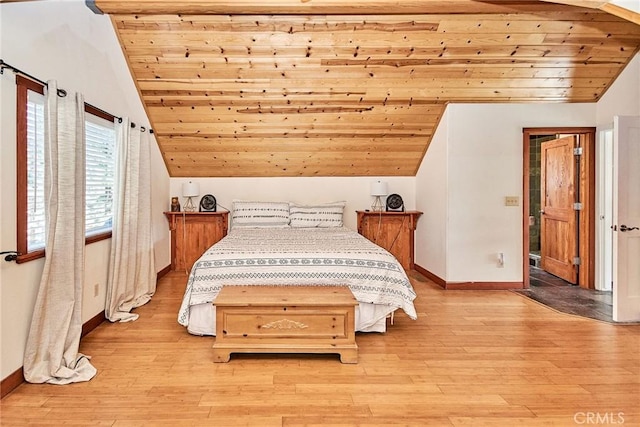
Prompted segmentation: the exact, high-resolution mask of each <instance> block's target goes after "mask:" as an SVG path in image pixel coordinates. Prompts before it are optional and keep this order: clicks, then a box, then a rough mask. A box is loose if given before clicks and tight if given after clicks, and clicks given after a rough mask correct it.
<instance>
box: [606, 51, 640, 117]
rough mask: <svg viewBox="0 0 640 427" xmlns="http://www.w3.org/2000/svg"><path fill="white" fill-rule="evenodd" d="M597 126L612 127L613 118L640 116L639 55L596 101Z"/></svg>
mask: <svg viewBox="0 0 640 427" xmlns="http://www.w3.org/2000/svg"><path fill="white" fill-rule="evenodd" d="M596 112H597V114H596V117H597V125H598V126H602V127H612V126H613V116H638V115H640V53H637V54H636V56H635V57H634V58H633V59H632V60H631V62H630V63H629V64H628V65H627V66H626V67H625V69H624V70H623V71H622V73H620V75H619V76H618V78H617V79H616V81H615V82H614V83H613V84H612V85H611V87H610V88H609V89H608V90H607V91H606V92H605V94H604V95H603V96H602V98H600V101H598V105H597V108H596Z"/></svg>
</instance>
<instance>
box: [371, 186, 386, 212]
mask: <svg viewBox="0 0 640 427" xmlns="http://www.w3.org/2000/svg"><path fill="white" fill-rule="evenodd" d="M387 194H388V191H387V183H386V182H385V181H374V182H372V183H371V195H372V196H374V197H375V200H374V201H373V205H371V210H372V211H373V212H382V199H381V197H383V196H386V195H387Z"/></svg>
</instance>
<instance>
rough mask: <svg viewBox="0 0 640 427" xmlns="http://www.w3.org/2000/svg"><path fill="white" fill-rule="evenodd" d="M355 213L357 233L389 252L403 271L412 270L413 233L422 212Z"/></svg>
mask: <svg viewBox="0 0 640 427" xmlns="http://www.w3.org/2000/svg"><path fill="white" fill-rule="evenodd" d="M356 212H357V214H358V233H360V234H362V235H363V236H364V237H366V238H367V239H369V240H371V241H372V242H373V243H375V244H376V245H378V246H381V247H383V248H385V249H386V250H388V251H389V252H391V254H393V256H395V257H396V258H397V259H398V261H400V264H402V267H403V268H404V269H405V270H413V267H414V263H413V261H414V258H413V253H414V232H415V230H416V225H417V223H418V218H420V215H422V212H418V211H406V212H369V211H366V212H365V211H356Z"/></svg>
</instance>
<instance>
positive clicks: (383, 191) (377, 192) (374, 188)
mask: <svg viewBox="0 0 640 427" xmlns="http://www.w3.org/2000/svg"><path fill="white" fill-rule="evenodd" d="M387 194H389V193H388V189H387V183H386V182H385V181H374V182H372V183H371V195H372V196H386V195H387Z"/></svg>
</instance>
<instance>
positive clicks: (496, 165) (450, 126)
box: [416, 104, 596, 282]
mask: <svg viewBox="0 0 640 427" xmlns="http://www.w3.org/2000/svg"><path fill="white" fill-rule="evenodd" d="M595 113H596V106H595V104H530V105H526V104H451V105H449V106H448V107H447V112H446V116H447V117H446V126H447V131H446V132H443V133H444V134H445V135H444V136H443V137H442V138H443V139H446V142H445V143H446V149H444V148H438V147H440V145H441V144H443V142H442V141H441V140H440V138H441V137H440V135H438V139H435V140H434V143H435V145H434V146H433V147H432V148H436V150H434V151H433V152H432V151H431V149H429V151H427V154H426V156H425V160H424V161H423V166H422V167H421V169H420V173H419V174H418V176H417V182H416V188H417V190H416V199H417V200H419V206H422V205H424V208H421V209H423V210H425V211H426V210H428V209H429V202H430V198H432V197H434V193H435V199H436V201H435V203H434V206H435V207H436V209H438V212H437V213H436V214H435V215H434V216H433V217H432V216H430V215H425V218H424V221H423V220H421V221H420V222H418V230H419V237H420V239H419V241H418V243H417V245H418V248H417V251H418V255H417V256H418V258H417V261H418V265H420V266H422V267H425V268H427V269H428V270H430V269H429V268H428V267H427V266H425V265H424V264H422V263H426V264H427V265H431V264H430V262H431V259H430V256H429V255H428V253H427V252H426V250H424V249H423V248H428V244H427V243H425V239H426V240H429V239H433V240H434V241H436V242H438V243H437V245H438V250H444V251H446V252H445V262H446V271H445V273H444V275H440V274H442V267H443V266H442V264H443V263H442V260H441V256H442V255H441V254H440V255H438V258H437V261H436V262H435V264H434V265H435V266H434V268H436V269H437V271H433V270H430V271H431V272H432V273H434V274H437V275H438V276H439V277H441V278H442V279H444V280H446V281H448V282H520V281H522V274H523V272H522V264H523V255H522V217H523V213H522V194H523V192H522V185H523V176H522V174H523V165H522V156H523V153H522V149H523V144H522V129H523V128H526V127H548V126H594V125H595ZM441 126H442V125H441ZM438 132H440V129H439V130H438ZM442 163H446V166H442ZM438 183H445V186H446V195H445V196H444V197H445V198H446V206H443V203H442V198H443V195H442V194H441V193H438V191H439V190H438V188H437V186H438ZM505 196H518V197H519V198H520V206H518V207H507V206H505V205H504V198H505ZM443 230H444V231H443ZM443 232H444V236H445V240H446V241H445V242H444V243H442V241H441V240H442V233H443ZM499 252H502V253H504V257H505V265H504V267H503V268H499V267H498V263H497V254H498V253H499Z"/></svg>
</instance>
